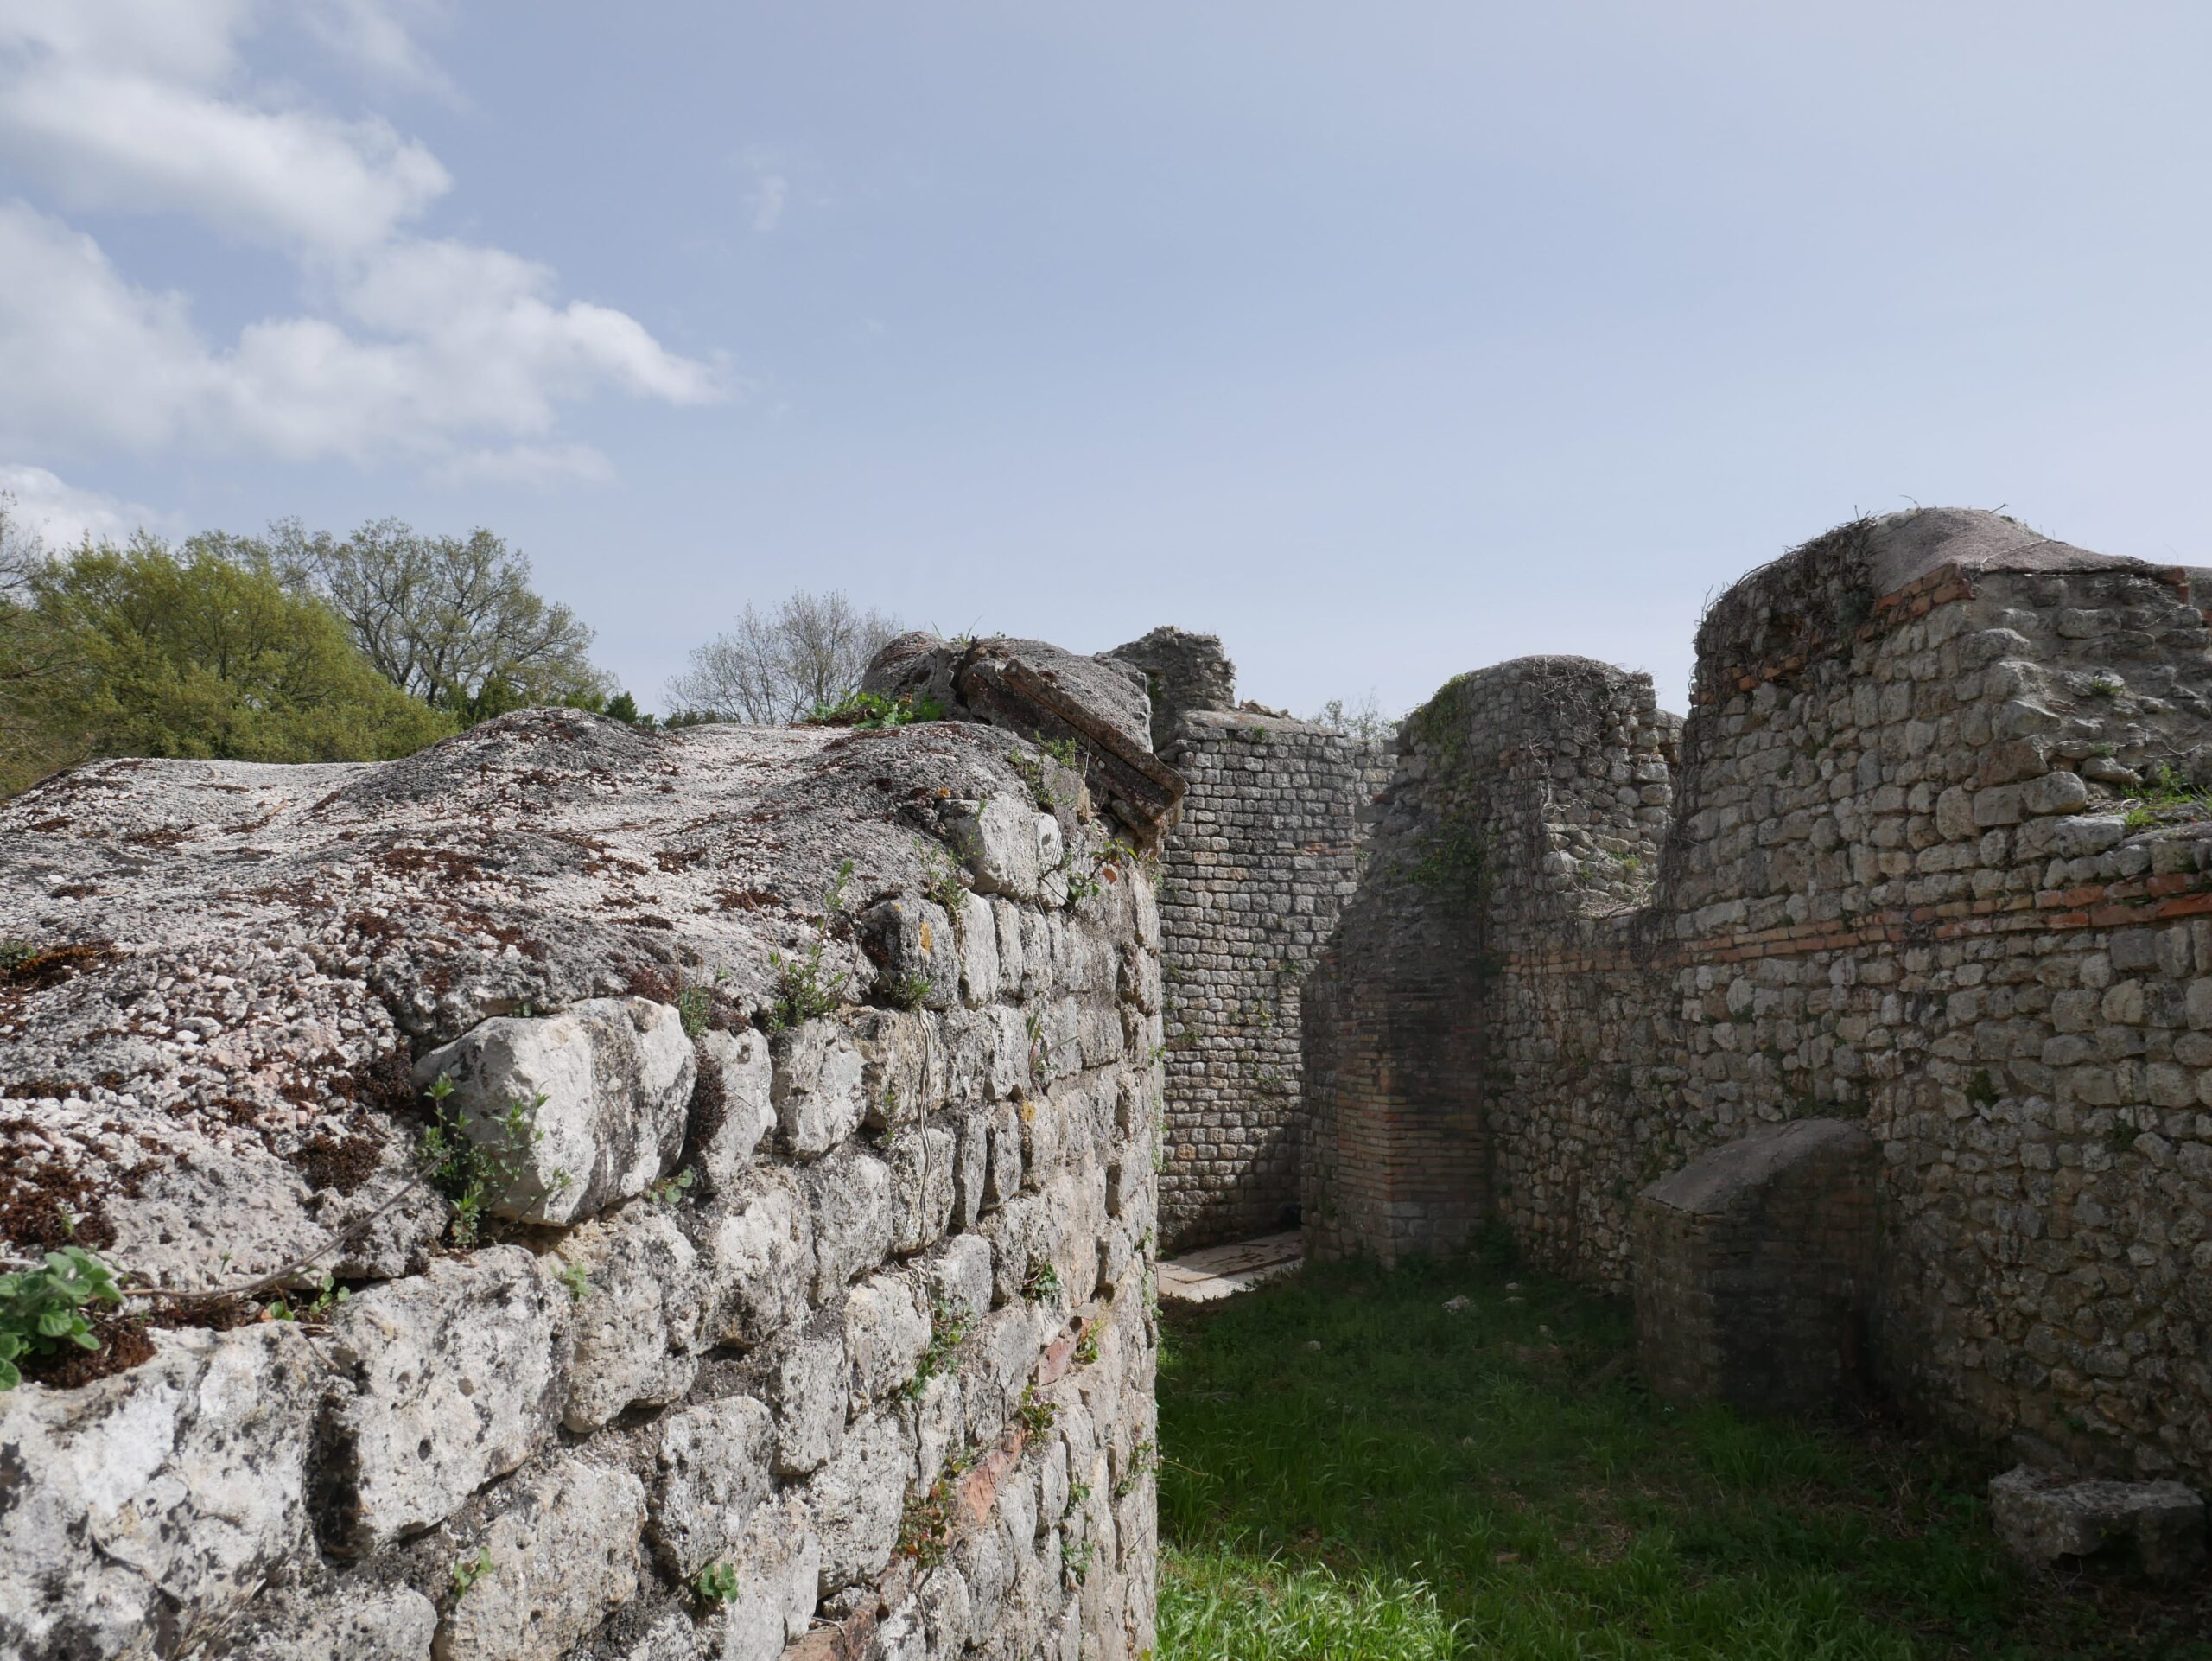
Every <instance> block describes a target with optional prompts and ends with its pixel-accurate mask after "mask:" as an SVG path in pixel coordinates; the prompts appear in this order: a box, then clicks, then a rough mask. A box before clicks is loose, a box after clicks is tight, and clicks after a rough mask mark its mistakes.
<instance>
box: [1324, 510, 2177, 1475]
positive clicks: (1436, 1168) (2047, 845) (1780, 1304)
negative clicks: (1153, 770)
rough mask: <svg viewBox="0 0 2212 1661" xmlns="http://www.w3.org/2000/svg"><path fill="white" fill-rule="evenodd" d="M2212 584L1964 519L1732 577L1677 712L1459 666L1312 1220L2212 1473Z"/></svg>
mask: <svg viewBox="0 0 2212 1661" xmlns="http://www.w3.org/2000/svg"><path fill="white" fill-rule="evenodd" d="M2208 604H2212V572H2207V571H2203V570H2190V569H2185V568H2181V567H2175V566H2158V565H2149V564H2145V563H2140V562H2138V561H2134V560H2127V559H2118V558H2111V557H2104V556H2101V555H2097V554H2094V553H2090V552H2087V551H2085V550H2082V549H2078V548H2074V547H2070V546H2069V545H2067V544H2063V543H2059V542H2056V541H2053V540H2051V539H2050V538H2044V537H2042V536H2038V535H2037V534H2036V533H2034V532H2032V531H2029V530H2028V529H2026V528H2025V527H2024V526H2022V525H2018V524H2016V523H2014V522H2013V521H2012V520H2010V519H2005V518H2003V517H2002V516H1999V515H1997V514H1992V513H1983V512H1963V511H1957V510H1929V511H1925V512H1909V513H1902V514H1895V515H1891V516H1889V517H1887V518H1885V519H1872V520H1864V521H1859V522H1857V523H1854V524H1852V525H1845V526H1843V527H1841V528H1840V529H1839V530H1837V531H1833V532H1831V533H1829V534H1828V535H1827V536H1824V537H1821V538H1817V539H1816V540H1815V541H1813V542H1811V543H1808V544H1806V545H1805V546H1803V547H1802V548H1800V549H1798V550H1795V551H1793V552H1791V553H1790V554H1789V555H1787V556H1785V557H1783V558H1782V559H1780V560H1778V561H1777V562H1776V563H1773V564H1771V565H1769V566H1767V567H1765V568H1764V569H1762V570H1758V571H1755V572H1753V573H1752V574H1751V576H1747V577H1745V578H1744V579H1743V580H1742V581H1741V582H1738V583H1737V584H1736V585H1735V586H1734V587H1733V588H1732V589H1730V590H1728V592H1727V593H1726V594H1725V595H1722V596H1721V597H1720V598H1719V601H1717V602H1716V603H1715V604H1714V605H1713V608H1711V610H1710V611H1709V612H1708V613H1707V616H1706V618H1705V620H1704V622H1703V624H1702V625H1701V627H1700V630H1699V633H1698V658H1697V673H1696V683H1695V687H1694V695H1693V701H1692V710H1691V713H1690V716H1689V717H1688V721H1687V722H1681V721H1678V720H1677V719H1676V718H1675V717H1673V716H1669V715H1666V714H1664V713H1663V712H1662V711H1660V710H1658V709H1657V708H1656V705H1655V703H1654V700H1653V697H1652V690H1651V684H1650V682H1649V678H1647V677H1644V676H1642V675H1632V674H1628V673H1625V672H1624V671H1620V670H1618V669H1614V668H1611V667H1610V666H1609V665H1603V664H1599V663H1594V662H1592V661H1589V660H1587V659H1560V658H1547V659H1521V660H1519V661H1517V662H1514V663H1508V664H1503V665H1498V666H1497V667H1495V668H1491V669H1487V670H1483V671H1478V672H1476V673H1473V674H1470V675H1465V676H1462V677H1460V678H1458V679H1456V680H1454V681H1452V682H1451V683H1449V684H1447V685H1446V687H1445V688H1444V689H1443V690H1441V691H1440V692H1439V693H1438V694H1437V696H1436V697H1434V698H1433V700H1431V701H1430V703H1427V705H1425V706H1424V707H1423V708H1421V710H1417V711H1415V712H1414V715H1413V716H1411V717H1409V718H1408V721H1407V722H1406V723H1405V725H1404V727H1403V728H1402V734H1401V740H1400V746H1399V759H1398V768H1397V773H1396V775H1395V779H1394V780H1392V782H1391V784H1390V785H1389V787H1388V789H1387V791H1386V792H1384V794H1385V806H1384V811H1383V817H1382V819H1381V822H1380V823H1379V824H1378V826H1377V828H1376V833H1375V837H1374V841H1373V843H1372V845H1371V853H1370V858H1369V860H1368V862H1367V865H1366V869H1365V871H1364V874H1363V878H1362V882H1361V889H1360V893H1359V894H1358V896H1357V900H1356V901H1355V902H1354V903H1352V904H1351V906H1350V907H1348V909H1347V910H1346V911H1345V913H1344V923H1343V926H1342V927H1341V929H1340V930H1339V932H1338V938H1337V939H1336V940H1335V942H1334V943H1333V944H1332V948H1331V951H1330V953H1329V955H1328V956H1327V957H1326V958H1325V959H1324V962H1323V964H1322V965H1321V966H1320V968H1319V969H1318V970H1317V971H1316V973H1315V975H1314V977H1313V978H1312V980H1310V981H1309V983H1308V988H1307V997H1306V1010H1305V1013H1306V1048H1305V1060H1306V1086H1307V1092H1308V1099H1309V1102H1310V1104H1311V1112H1310V1115H1309V1117H1308V1119H1307V1122H1306V1135H1307V1142H1306V1157H1305V1179H1304V1180H1305V1185H1306V1187H1305V1193H1306V1206H1305V1221H1306V1230H1307V1234H1308V1243H1309V1246H1310V1247H1311V1249H1313V1251H1316V1252H1318V1253H1320V1254H1323V1255H1326V1254H1329V1253H1332V1252H1343V1251H1372V1252H1375V1253H1376V1254H1379V1255H1381V1256H1383V1257H1394V1256H1396V1255H1398V1254H1401V1253H1403V1252H1406V1251H1415V1250H1450V1249H1455V1248H1457V1247H1459V1246H1460V1245H1463V1244H1466V1243H1467V1242H1468V1241H1469V1240H1470V1239H1471V1238H1474V1237H1475V1236H1476V1235H1477V1234H1478V1231H1482V1230H1484V1229H1486V1228H1493V1227H1495V1228H1503V1229H1504V1230H1506V1231H1509V1232H1510V1235H1511V1237H1512V1238H1513V1239H1514V1241H1515V1242H1516V1244H1517V1245H1518V1246H1519V1248H1520V1249H1521V1250H1522V1251H1524V1252H1526V1253H1527V1254H1529V1256H1530V1257H1533V1258H1534V1259H1535V1261H1536V1262H1538V1263H1541V1264H1544V1265H1547V1266H1548V1267H1550V1268H1553V1269H1554V1270H1560V1271H1563V1272H1566V1273H1568V1274H1571V1275H1575V1276H1581V1277H1583V1278H1586V1279H1587V1280H1591V1281H1593V1282H1598V1283H1600V1284H1603V1285H1605V1286H1608V1287H1611V1288H1614V1289H1621V1290H1628V1289H1630V1288H1631V1287H1633V1289H1635V1290H1636V1292H1637V1298H1638V1304H1639V1321H1640V1323H1641V1324H1642V1325H1643V1327H1644V1328H1645V1333H1644V1354H1645V1358H1646V1361H1647V1365H1649V1366H1650V1367H1651V1369H1652V1371H1654V1373H1655V1376H1656V1377H1658V1378H1661V1379H1662V1382H1664V1381H1669V1380H1671V1381H1672V1382H1673V1387H1674V1388H1675V1389H1677V1390H1679V1391H1687V1392H1690V1393H1703V1394H1719V1395H1722V1396H1724V1397H1725V1396H1730V1395H1734V1394H1738V1393H1739V1392H1742V1391H1751V1392H1752V1393H1757V1392H1758V1391H1777V1390H1778V1391H1783V1392H1784V1393H1785V1394H1787V1395H1790V1396H1795V1397H1818V1396H1821V1395H1826V1396H1827V1397H1829V1398H1830V1400H1831V1401H1832V1400H1833V1399H1834V1397H1835V1396H1836V1395H1837V1394H1839V1393H1841V1392H1843V1391H1847V1390H1849V1389H1851V1388H1856V1387H1859V1386H1863V1385H1866V1384H1874V1385H1877V1386H1878V1387H1880V1388H1881V1389H1883V1390H1884V1391H1886V1392H1887V1393H1889V1394H1890V1395H1891V1396H1892V1397H1895V1398H1897V1399H1900V1400H1903V1401H1904V1402H1906V1403H1910V1404H1912V1405H1914V1406H1916V1407H1918V1408H1920V1409H1921V1410H1924V1411H1926V1412H1928V1413H1929V1414H1930V1415H1932V1416H1935V1417H1936V1418H1937V1419H1939V1420H1941V1421H1942V1422H1945V1423H1948V1424H1949V1425H1951V1426H1953V1427H1955V1428H1956V1429H1959V1430H1961V1431H1963V1432H1965V1433H1967V1434H1968V1435H1974V1436H1976V1437H1980V1438H1986V1439H1989V1440H1992V1441H1995V1440H1999V1439H2009V1440H2011V1441H2012V1442H2013V1443H2014V1444H2015V1445H2016V1446H2018V1447H2019V1448H2022V1449H2023V1450H2024V1451H2025V1452H2027V1453H2028V1454H2030V1455H2031V1457H2032V1458H2033V1460H2034V1461H2036V1462H2037V1463H2038V1464H2042V1465H2050V1466H2056V1467H2072V1468H2075V1469H2076V1470H2080V1471H2083V1472H2088V1473H2098V1474H2102V1475H2107V1476H2136V1477H2141V1478H2150V1479H2165V1478H2169V1477H2179V1478H2182V1479H2184V1480H2187V1481H2188V1482H2190V1483H2191V1484H2193V1485H2195V1486H2196V1487H2197V1488H2199V1489H2202V1488H2204V1487H2206V1486H2212V824H2208V816H2207V813H2206V811H2205V809H2204V805H2203V803H2204V798H2203V797H2202V796H2201V795H2199V794H2197V793H2196V792H2198V791H2200V790H2201V789H2202V786H2205V785H2207V784H2212V628H2208V627H2207V612H2206V609H2205V608H2206V606H2207V605H2208ZM1812 1121H1817V1122H1820V1123H1819V1124H1818V1125H1817V1126H1810V1127H1808V1130H1810V1132H1811V1133H1810V1134H1807V1135H1804V1136H1796V1137H1793V1138H1788V1139H1784V1140H1783V1141H1779V1142H1773V1143H1771V1144H1770V1145H1765V1144H1763V1145H1762V1146H1761V1147H1760V1148H1759V1149H1758V1150H1757V1152H1756V1154H1755V1155H1754V1154H1751V1153H1748V1152H1746V1153H1739V1154H1735V1155H1728V1156H1727V1159H1728V1162H1727V1164H1726V1165H1725V1166H1709V1167H1707V1168H1703V1169H1693V1171H1692V1172H1690V1173H1688V1174H1682V1173H1683V1172H1684V1168H1686V1167H1693V1168H1694V1166H1695V1164H1696V1162H1697V1161H1700V1160H1701V1159H1704V1158H1706V1157H1707V1156H1708V1155H1711V1156H1712V1157H1713V1158H1715V1159H1719V1158H1721V1157H1722V1155H1721V1154H1716V1153H1715V1152H1714V1150H1723V1153H1725V1152H1726V1149H1727V1147H1728V1145H1729V1144H1731V1143H1734V1142H1738V1141H1739V1139H1743V1138H1745V1137H1746V1136H1751V1135H1752V1134H1753V1133H1758V1132H1762V1131H1764V1130H1766V1128H1768V1127H1771V1126H1776V1125H1782V1124H1786V1123H1804V1122H1812ZM1810 1161H1817V1164H1815V1163H1812V1162H1810ZM1670 1174H1675V1175H1670ZM1662 1179H1665V1180H1664V1181H1662ZM1781 1345H1790V1346H1805V1347H1806V1349H1807V1355H1806V1357H1805V1358H1804V1360H1803V1365H1790V1366H1785V1365H1780V1364H1779V1362H1778V1360H1777V1356H1776V1355H1775V1353H1774V1352H1775V1351H1776V1349H1777V1346H1781ZM1823 1381H1826V1382H1825V1383H1824V1382H1823Z"/></svg>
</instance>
